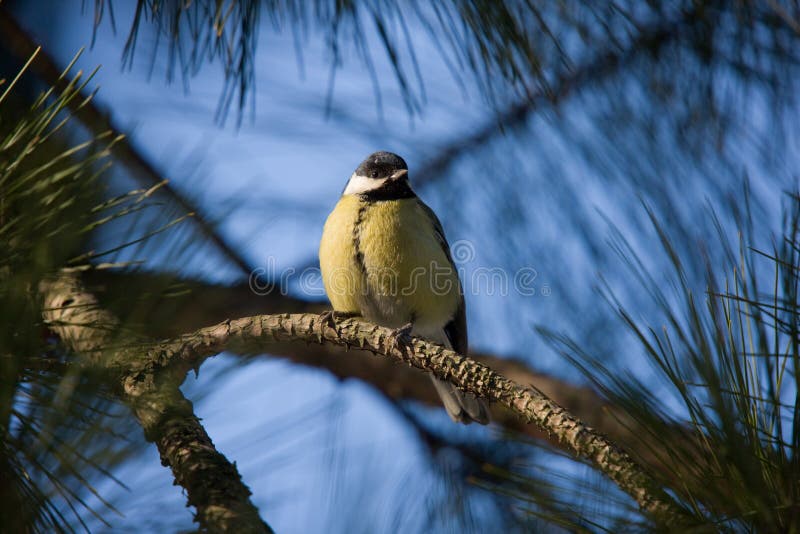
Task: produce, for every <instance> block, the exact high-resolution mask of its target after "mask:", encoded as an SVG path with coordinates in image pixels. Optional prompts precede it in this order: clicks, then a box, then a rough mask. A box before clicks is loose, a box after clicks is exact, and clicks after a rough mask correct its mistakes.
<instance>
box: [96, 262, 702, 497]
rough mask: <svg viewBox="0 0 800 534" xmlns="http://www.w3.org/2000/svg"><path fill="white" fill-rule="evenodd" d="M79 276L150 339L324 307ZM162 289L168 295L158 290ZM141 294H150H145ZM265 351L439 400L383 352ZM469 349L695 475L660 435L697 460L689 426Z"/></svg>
mask: <svg viewBox="0 0 800 534" xmlns="http://www.w3.org/2000/svg"><path fill="white" fill-rule="evenodd" d="M81 280H82V282H83V283H84V284H85V285H86V286H87V287H88V288H89V291H90V292H92V293H94V294H95V295H97V296H98V298H99V299H100V301H101V303H102V305H103V306H104V307H106V308H110V309H111V311H113V312H115V313H117V314H118V315H119V316H122V314H123V313H128V314H131V315H133V317H134V318H133V319H132V320H133V321H134V322H135V321H136V318H137V317H144V318H146V324H145V325H144V328H146V329H147V331H146V332H143V334H146V335H147V336H148V337H150V338H156V339H169V338H176V337H179V336H180V335H181V334H183V333H185V332H192V331H194V330H197V329H199V328H202V327H203V326H204V325H208V324H214V323H218V322H221V321H224V320H226V319H227V318H229V317H243V316H247V315H257V314H272V313H321V312H323V311H324V310H325V309H327V306H328V305H326V304H323V303H314V302H309V301H307V300H302V299H298V298H295V297H291V296H289V295H285V294H283V293H282V292H280V291H271V292H269V293H268V294H263V295H262V294H256V293H255V292H254V291H253V289H252V288H251V287H250V286H248V285H247V284H243V285H236V286H223V285H217V284H211V283H208V282H204V281H198V280H191V279H184V278H179V277H176V276H175V275H171V274H155V273H147V272H126V271H118V270H90V271H87V272H84V273H82V277H81ZM165 293H169V294H171V295H173V296H169V297H164V296H163V295H164V294H165ZM176 293H177V295H176ZM131 294H134V295H139V298H137V299H136V300H135V301H131V299H130V298H129V295H131ZM147 295H152V299H149V298H148V297H147ZM118 307H119V309H118ZM126 324H128V322H126ZM268 350H269V357H279V358H285V359H286V360H288V361H290V362H292V363H294V364H297V365H303V366H307V367H313V368H315V369H321V370H324V371H326V372H328V373H330V374H332V375H333V376H335V377H336V378H338V379H339V380H351V379H357V380H361V381H363V382H364V383H366V384H370V385H371V386H372V387H374V388H375V389H377V390H378V391H380V392H381V393H382V394H384V395H386V396H387V397H388V398H390V399H392V400H394V401H409V400H412V401H415V402H420V403H423V404H426V405H428V406H433V407H440V406H441V400H440V399H439V396H438V395H437V394H436V391H435V390H434V389H433V387H432V385H431V382H430V380H428V378H427V377H426V376H424V375H423V374H422V373H420V372H419V371H418V370H416V369H413V368H411V367H407V366H398V365H395V363H394V362H392V361H391V360H389V359H387V358H373V357H372V356H371V355H370V354H369V353H368V352H365V351H350V352H345V348H344V347H340V346H337V345H333V344H326V345H322V346H319V345H317V344H313V345H309V344H303V343H295V342H292V341H276V342H274V343H271V344H270V346H269V347H268ZM258 352H259V353H263V352H264V351H263V350H261V351H258ZM469 356H470V357H471V358H472V359H474V360H476V361H478V362H480V363H482V364H484V365H486V366H489V367H491V368H492V369H494V370H496V371H497V372H499V373H500V374H501V375H503V376H505V377H507V378H510V379H511V380H513V381H514V382H516V383H518V384H528V385H529V386H530V387H532V388H533V389H536V390H538V391H541V392H542V393H544V394H545V395H547V396H548V397H549V398H551V399H553V400H554V401H555V402H556V403H557V404H559V405H560V406H563V407H564V408H566V409H567V410H568V411H569V412H570V413H572V414H575V415H576V416H578V417H579V418H580V419H581V420H583V421H586V422H587V423H588V424H590V425H591V426H592V427H594V428H596V429H597V430H598V431H600V432H601V433H603V434H604V435H607V436H609V437H610V438H611V439H612V440H613V441H614V442H616V443H619V444H620V445H622V446H623V447H624V448H625V449H626V450H629V451H630V452H631V453H633V455H634V456H635V457H636V459H637V460H638V461H641V462H643V463H645V464H647V465H648V466H652V467H653V468H654V469H657V470H658V472H659V474H660V475H661V476H663V477H664V478H665V479H666V480H669V481H671V483H674V484H683V483H684V482H683V481H684V480H685V479H692V478H693V477H694V476H695V473H693V471H692V469H693V467H694V466H684V465H681V464H680V463H678V464H676V462H674V461H673V460H672V458H671V457H670V456H669V455H665V454H663V444H664V442H665V440H667V442H668V443H680V444H682V445H683V446H684V447H687V448H688V447H690V445H692V444H694V446H695V448H696V449H697V451H698V453H697V455H696V456H697V458H698V461H699V460H700V459H701V458H702V455H701V454H700V452H699V451H701V450H702V447H701V444H700V443H696V441H695V440H696V436H693V435H692V434H691V433H690V432H689V431H688V429H686V428H683V427H679V426H675V427H673V428H672V431H671V432H670V433H669V435H660V436H652V435H651V434H650V433H648V432H647V430H646V429H644V428H642V425H641V422H640V421H636V420H634V419H632V418H630V417H629V416H627V415H626V413H625V411H624V410H621V409H619V408H618V407H616V406H614V405H613V404H610V403H609V402H608V401H607V400H606V399H604V398H603V397H601V396H600V395H598V394H597V392H596V391H594V390H593V389H592V388H590V387H586V386H581V385H578V384H575V383H572V382H568V381H565V380H562V379H559V378H557V377H554V376H550V375H548V374H545V373H540V372H537V371H536V370H534V369H532V368H531V367H530V366H529V365H527V364H526V363H524V361H523V360H522V359H515V358H513V357H508V356H503V357H498V356H495V355H492V354H489V353H485V352H484V353H476V352H471V353H470V354H469ZM491 412H492V421H493V422H494V423H496V424H497V425H499V426H502V427H503V428H505V429H507V430H511V431H513V432H518V433H520V434H524V435H526V436H529V437H531V438H534V439H535V440H537V441H543V442H547V443H549V444H550V445H552V446H554V447H559V448H560V444H559V443H558V441H557V440H555V439H553V438H552V437H551V436H549V435H548V434H547V433H546V432H543V431H542V430H540V429H539V427H537V426H535V425H529V424H527V423H526V422H525V421H523V420H522V419H520V418H519V417H518V416H517V415H515V414H514V413H513V412H511V411H509V410H507V409H504V408H502V407H501V406H494V407H492V409H491Z"/></svg>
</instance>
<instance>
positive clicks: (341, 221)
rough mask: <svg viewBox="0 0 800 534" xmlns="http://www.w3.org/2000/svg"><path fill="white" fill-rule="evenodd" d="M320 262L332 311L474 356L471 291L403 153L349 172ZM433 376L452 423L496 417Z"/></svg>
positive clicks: (381, 156) (378, 157)
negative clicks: (469, 336)
mask: <svg viewBox="0 0 800 534" xmlns="http://www.w3.org/2000/svg"><path fill="white" fill-rule="evenodd" d="M319 261H320V270H321V275H322V280H323V285H324V286H325V291H326V293H327V295H328V298H329V299H330V301H331V304H332V306H333V312H332V313H333V314H341V315H342V316H360V317H362V318H364V319H365V320H367V321H370V322H373V323H375V324H377V325H380V326H384V327H387V328H392V329H394V332H395V334H397V336H398V339H400V338H402V337H404V336H408V335H413V336H418V337H421V338H424V339H427V340H429V341H433V342H436V343H440V344H442V345H445V346H446V347H448V348H450V349H452V350H454V351H456V352H458V353H459V354H466V353H467V320H466V308H465V303H464V294H463V291H462V288H461V282H460V280H459V276H458V272H457V270H456V266H455V264H454V263H453V258H452V256H451V253H450V246H449V244H448V242H447V239H446V238H445V235H444V230H443V229H442V224H441V222H439V219H438V218H437V217H436V214H435V213H434V212H433V210H432V209H431V208H429V207H428V206H427V205H426V204H425V203H424V202H422V200H420V198H419V197H418V196H417V195H416V193H414V190H413V189H412V188H411V184H410V183H409V177H408V165H407V164H406V162H405V160H403V158H401V157H400V156H398V155H397V154H393V153H391V152H386V151H379V152H375V153H373V154H370V155H369V156H367V158H366V159H365V160H364V161H362V162H361V164H360V165H359V166H358V167H357V168H356V170H355V172H353V174H352V175H351V176H350V178H349V180H348V181H347V183H346V185H345V188H344V190H343V192H342V195H341V197H340V198H339V201H338V202H337V203H336V206H335V207H334V208H333V211H331V213H330V215H329V216H328V218H327V220H326V221H325V226H324V228H323V231H322V238H321V240H320V247H319ZM430 376H431V378H432V379H433V384H434V386H435V388H436V391H437V393H438V394H439V397H440V398H441V399H442V403H443V404H444V408H445V410H446V411H447V413H448V415H449V416H450V418H451V419H453V421H456V422H459V423H464V424H469V423H472V422H477V423H480V424H487V423H488V422H489V414H488V409H487V406H486V404H485V403H484V402H483V400H481V399H478V398H477V397H475V396H474V395H472V394H470V393H465V392H463V391H461V390H459V389H457V388H456V387H455V386H453V385H452V384H450V383H448V382H445V381H443V380H439V379H438V378H436V377H434V376H433V375H430Z"/></svg>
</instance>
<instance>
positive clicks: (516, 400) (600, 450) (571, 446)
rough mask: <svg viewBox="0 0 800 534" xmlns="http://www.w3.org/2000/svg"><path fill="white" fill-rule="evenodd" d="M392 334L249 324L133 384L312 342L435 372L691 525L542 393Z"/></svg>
mask: <svg viewBox="0 0 800 534" xmlns="http://www.w3.org/2000/svg"><path fill="white" fill-rule="evenodd" d="M392 333H393V331H392V330H391V329H389V328H383V327H380V326H376V325H373V324H370V323H366V322H363V321H359V320H355V319H348V320H344V321H339V322H338V323H337V324H336V325H335V326H333V325H331V324H330V323H329V322H326V321H325V320H323V319H322V318H321V316H320V315H315V314H276V315H260V316H254V317H244V318H241V319H235V320H229V321H225V322H223V323H220V324H218V325H215V326H211V327H207V328H203V329H200V330H198V331H196V332H194V333H191V334H187V335H184V336H181V337H180V338H178V339H176V340H172V341H168V342H165V343H161V344H158V345H156V346H154V347H153V348H151V349H150V350H149V351H148V353H147V357H146V358H145V359H144V360H143V361H142V362H140V364H139V366H140V368H141V370H142V371H141V375H139V376H137V375H134V374H132V375H130V379H133V380H135V381H136V382H142V381H144V382H146V379H145V378H146V377H147V376H148V375H149V374H150V373H152V368H153V366H164V367H170V368H173V369H176V370H177V372H179V373H183V372H186V371H188V370H189V369H191V368H195V369H196V368H198V367H199V366H200V365H201V364H202V362H203V361H204V360H205V359H206V358H208V357H210V356H213V355H215V354H218V353H220V352H223V351H227V350H233V351H236V352H243V353H258V352H263V351H264V350H267V349H268V347H269V346H270V345H271V344H272V343H275V342H287V341H292V342H296V341H304V342H306V343H319V344H333V345H339V346H343V347H357V348H360V349H364V350H369V351H371V352H373V353H375V354H380V355H383V356H385V357H388V358H391V359H392V360H394V361H395V362H402V363H406V364H408V365H411V366H413V367H416V368H417V369H421V370H424V371H427V372H430V373H433V374H434V375H435V376H436V377H437V378H440V379H442V380H447V381H449V382H450V383H452V384H454V385H455V386H457V387H458V388H459V389H461V390H462V391H466V392H469V393H473V394H475V395H477V396H479V397H482V398H486V399H489V400H491V401H494V402H496V403H498V404H500V405H502V406H504V407H506V408H507V409H509V410H511V411H512V412H514V413H516V414H517V415H518V416H521V417H522V418H523V419H525V420H526V421H528V422H532V423H535V424H536V425H537V426H538V427H539V428H540V429H542V430H543V431H545V432H547V433H548V434H551V435H553V436H555V438H556V439H557V440H558V441H559V443H560V444H561V445H562V447H563V448H565V449H567V450H569V451H570V452H571V453H572V454H574V455H575V456H577V457H578V458H581V459H585V460H588V461H590V462H591V463H592V464H593V465H594V466H595V467H596V468H597V469H598V470H599V471H601V472H602V473H604V474H605V475H606V476H608V477H609V478H610V479H611V480H613V481H614V482H615V483H616V484H617V485H618V486H619V487H620V488H621V489H622V490H623V491H625V492H626V493H628V494H629V495H630V496H631V497H633V499H634V500H636V502H637V503H638V504H639V506H640V507H641V509H642V510H643V511H645V512H646V513H648V514H650V515H651V516H652V517H654V518H655V519H656V520H657V521H658V522H659V523H660V524H666V525H672V526H675V525H678V524H681V523H683V522H684V521H686V519H685V518H686V515H685V514H684V512H683V510H682V509H681V507H680V506H679V505H678V504H677V503H676V502H675V501H673V500H672V498H671V497H670V496H669V495H667V493H666V492H664V490H663V489H662V488H661V486H660V485H659V484H658V483H657V482H656V480H655V479H654V478H653V477H652V476H651V475H650V474H649V473H647V472H646V471H645V470H644V469H642V468H641V467H640V466H639V465H638V464H637V463H636V462H635V461H634V460H633V459H631V458H630V457H629V456H628V455H627V454H626V453H625V452H624V451H622V450H621V449H620V448H619V447H617V446H616V445H615V444H614V443H612V442H611V441H609V440H608V439H606V438H605V437H604V436H602V435H601V434H599V433H597V432H596V431H595V430H594V429H592V428H591V427H589V426H588V425H586V424H584V423H583V422H582V421H580V420H579V419H578V418H576V417H574V416H573V415H571V414H570V413H569V412H567V411H566V410H565V409H564V408H562V407H561V406H559V405H558V404H556V403H555V402H553V401H552V400H550V399H549V398H548V397H546V396H545V395H543V394H542V393H541V392H539V391H536V390H534V389H532V388H529V387H524V386H521V385H519V384H517V383H515V382H513V381H511V380H509V379H507V378H505V377H503V376H502V375H500V374H499V373H497V372H495V371H494V370H492V369H491V368H489V367H487V366H485V365H482V364H480V363H478V362H476V361H475V360H472V359H470V358H467V357H464V356H461V355H459V354H457V353H455V352H453V351H452V350H449V349H446V348H445V347H443V346H441V345H437V344H434V343H429V342H427V341H424V340H422V339H420V338H413V339H411V340H409V341H408V342H407V343H405V344H404V345H403V346H397V345H396V344H395V342H394V341H393V339H394V338H393V337H392Z"/></svg>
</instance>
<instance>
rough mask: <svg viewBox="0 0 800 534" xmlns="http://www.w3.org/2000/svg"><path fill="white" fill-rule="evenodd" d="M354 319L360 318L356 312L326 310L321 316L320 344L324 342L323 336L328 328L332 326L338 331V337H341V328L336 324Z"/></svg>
mask: <svg viewBox="0 0 800 534" xmlns="http://www.w3.org/2000/svg"><path fill="white" fill-rule="evenodd" d="M353 317H358V314H357V313H355V312H342V311H336V310H325V311H324V312H322V313H320V314H319V320H318V324H319V336H320V342H322V334H323V331H324V330H325V327H326V326H330V327H331V328H333V329H334V330H335V331H336V335H337V336H338V335H339V328H338V325H337V324H336V321H341V320H344V319H352V318H353Z"/></svg>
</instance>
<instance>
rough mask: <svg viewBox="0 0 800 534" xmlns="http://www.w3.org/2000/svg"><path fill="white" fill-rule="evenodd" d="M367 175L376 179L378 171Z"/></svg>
mask: <svg viewBox="0 0 800 534" xmlns="http://www.w3.org/2000/svg"><path fill="white" fill-rule="evenodd" d="M369 175H370V176H372V177H373V178H377V177H378V171H372V172H371V173H369Z"/></svg>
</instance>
